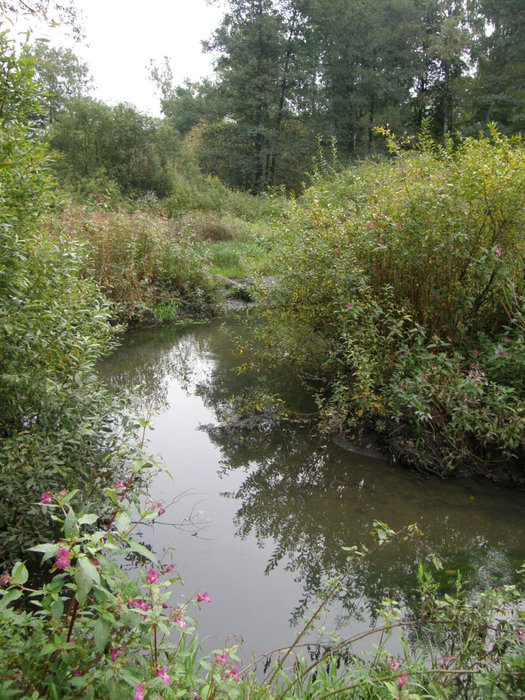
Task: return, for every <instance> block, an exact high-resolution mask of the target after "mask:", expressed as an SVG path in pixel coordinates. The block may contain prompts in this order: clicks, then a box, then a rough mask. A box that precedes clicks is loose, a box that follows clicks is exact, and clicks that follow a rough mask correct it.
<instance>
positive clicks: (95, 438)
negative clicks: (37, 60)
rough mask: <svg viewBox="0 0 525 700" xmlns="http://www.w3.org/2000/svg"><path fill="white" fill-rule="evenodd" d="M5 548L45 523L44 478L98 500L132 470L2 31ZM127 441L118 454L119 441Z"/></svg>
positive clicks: (26, 85)
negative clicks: (51, 227)
mask: <svg viewBox="0 0 525 700" xmlns="http://www.w3.org/2000/svg"><path fill="white" fill-rule="evenodd" d="M0 57H1V59H0V221H1V225H0V405H1V410H0V489H1V491H2V500H1V505H0V559H1V561H2V562H4V563H5V562H9V561H12V560H13V559H14V558H15V557H16V556H19V554H20V552H21V551H23V550H24V549H26V548H27V547H28V546H29V545H30V544H34V543H35V541H38V540H39V539H41V538H42V537H43V536H44V535H45V534H48V533H49V529H50V523H49V522H47V523H44V522H43V521H42V519H41V518H38V517H36V513H37V512H38V506H37V505H36V503H37V501H38V500H39V496H40V494H41V493H42V492H43V491H44V489H46V488H58V486H59V485H60V487H61V488H62V487H63V486H66V487H67V488H71V487H72V485H75V486H77V487H79V488H81V489H82V493H83V496H84V499H85V501H86V502H90V501H91V500H95V501H97V500H98V494H99V491H100V488H101V487H102V486H104V485H105V484H107V483H108V482H109V481H111V480H112V479H113V476H112V474H113V472H112V469H113V468H114V466H115V463H118V464H119V467H120V468H121V469H125V467H124V463H125V462H126V459H127V458H126V455H125V454H124V452H125V447H124V446H123V445H122V444H121V443H120V441H119V439H118V438H117V437H116V436H114V435H113V434H112V432H111V425H112V422H111V416H112V415H113V412H114V407H113V405H112V404H111V402H110V400H109V399H108V397H107V395H106V393H105V392H104V390H103V389H102V387H101V386H100V384H99V381H98V379H97V377H96V374H95V371H94V366H95V363H96V361H97V360H98V359H99V358H100V357H101V355H102V354H103V353H105V352H106V351H107V350H108V348H109V347H111V343H112V337H113V332H114V331H113V330H112V327H111V325H110V316H109V309H108V306H107V304H106V303H105V302H104V301H102V300H101V294H100V292H99V290H97V288H96V287H95V285H94V284H93V283H92V282H89V281H86V280H84V279H82V277H81V274H80V272H81V269H82V266H83V265H84V262H83V257H84V256H83V252H82V250H81V247H80V246H79V245H78V244H77V243H74V242H73V241H71V240H70V239H69V238H68V237H67V236H65V235H59V234H57V236H56V237H50V236H48V235H46V232H45V228H44V227H43V226H42V222H43V217H44V216H45V214H46V212H47V211H48V210H49V206H50V201H51V194H50V192H51V185H52V183H51V182H50V180H49V178H48V175H47V174H46V170H45V166H46V163H45V159H44V154H43V148H42V146H41V144H40V143H39V142H38V140H37V138H36V136H35V134H33V133H32V132H31V131H30V130H29V129H28V127H27V126H26V119H25V117H26V114H27V112H28V111H30V112H31V113H32V114H34V112H35V110H36V109H37V108H38V105H37V104H36V103H35V102H34V99H33V90H34V86H33V83H32V69H31V62H30V59H29V58H27V57H24V58H22V59H19V58H17V56H16V54H15V52H14V50H13V47H12V46H11V44H10V42H9V40H8V38H7V35H5V34H2V35H0ZM120 448H122V454H118V452H117V449H120Z"/></svg>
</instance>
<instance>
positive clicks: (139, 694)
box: [133, 683, 144, 700]
mask: <svg viewBox="0 0 525 700" xmlns="http://www.w3.org/2000/svg"><path fill="white" fill-rule="evenodd" d="M143 693H144V688H143V687H142V685H141V684H140V683H138V684H137V685H136V686H135V688H134V694H133V700H144V695H143Z"/></svg>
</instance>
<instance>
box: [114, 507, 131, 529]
mask: <svg viewBox="0 0 525 700" xmlns="http://www.w3.org/2000/svg"><path fill="white" fill-rule="evenodd" d="M115 525H116V526H117V530H118V531H119V532H123V533H126V532H128V530H129V528H130V525H131V518H130V517H129V515H128V514H127V513H126V511H123V512H122V513H120V515H119V516H118V518H117V519H116V521H115Z"/></svg>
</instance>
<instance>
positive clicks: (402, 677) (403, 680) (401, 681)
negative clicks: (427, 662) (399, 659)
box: [397, 673, 407, 687]
mask: <svg viewBox="0 0 525 700" xmlns="http://www.w3.org/2000/svg"><path fill="white" fill-rule="evenodd" d="M397 684H398V685H399V686H400V687H401V686H402V685H406V684H407V674H406V673H402V674H401V675H400V676H399V678H398V679H397Z"/></svg>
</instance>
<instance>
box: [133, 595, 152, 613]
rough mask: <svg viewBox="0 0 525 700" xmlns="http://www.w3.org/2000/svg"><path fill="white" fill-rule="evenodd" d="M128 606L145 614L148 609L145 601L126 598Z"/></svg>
mask: <svg viewBox="0 0 525 700" xmlns="http://www.w3.org/2000/svg"><path fill="white" fill-rule="evenodd" d="M128 605H130V606H131V607H132V608H139V609H140V610H143V611H144V612H146V610H147V609H148V607H149V605H148V603H147V602H146V601H145V600H142V598H128Z"/></svg>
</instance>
